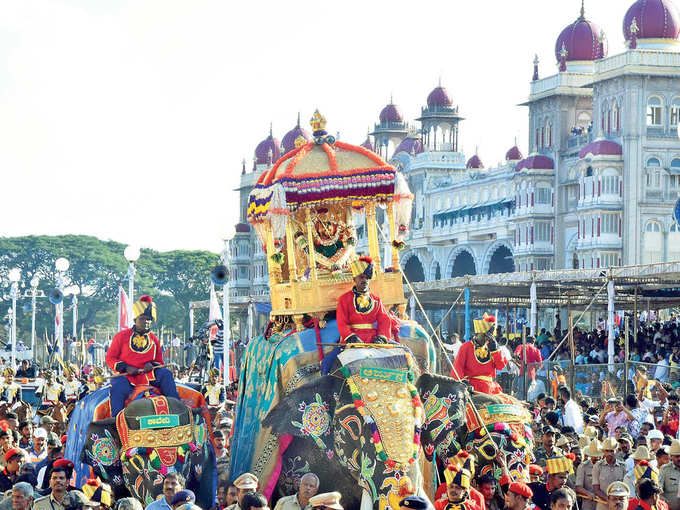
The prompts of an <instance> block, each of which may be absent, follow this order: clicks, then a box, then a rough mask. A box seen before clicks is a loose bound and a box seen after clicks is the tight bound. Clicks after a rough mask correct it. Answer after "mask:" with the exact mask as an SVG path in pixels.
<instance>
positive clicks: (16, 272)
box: [8, 267, 21, 368]
mask: <svg viewBox="0 0 680 510" xmlns="http://www.w3.org/2000/svg"><path fill="white" fill-rule="evenodd" d="M8 277H9V281H10V283H11V284H12V286H11V287H10V289H9V296H10V297H11V298H12V327H11V330H10V331H11V335H12V368H16V359H17V297H18V295H19V280H20V279H21V270H20V269H17V268H16V267H15V268H14V269H10V271H9V275H8Z"/></svg>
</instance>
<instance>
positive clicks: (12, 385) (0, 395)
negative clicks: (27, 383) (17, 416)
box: [0, 368, 22, 404]
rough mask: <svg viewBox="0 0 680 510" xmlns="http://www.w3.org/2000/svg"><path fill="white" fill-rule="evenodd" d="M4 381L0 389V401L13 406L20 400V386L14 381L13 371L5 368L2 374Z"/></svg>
mask: <svg viewBox="0 0 680 510" xmlns="http://www.w3.org/2000/svg"><path fill="white" fill-rule="evenodd" d="M2 375H3V376H4V377H5V381H4V382H3V383H2V386H1V387H0V400H4V401H6V402H8V403H9V404H14V403H15V402H19V401H20V400H21V397H22V395H21V386H20V385H19V384H17V382H16V381H15V380H14V369H13V368H6V369H5V371H4V372H3V373H2Z"/></svg>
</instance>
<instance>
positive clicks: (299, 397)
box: [263, 346, 469, 510]
mask: <svg viewBox="0 0 680 510" xmlns="http://www.w3.org/2000/svg"><path fill="white" fill-rule="evenodd" d="M338 358H339V360H340V364H341V366H340V367H339V368H338V369H337V370H335V371H334V372H333V373H331V374H330V375H328V376H324V377H322V378H321V379H318V380H316V381H314V382H312V383H309V384H306V385H304V386H301V387H299V388H298V389H296V390H294V391H292V392H291V393H289V394H288V395H286V396H284V397H282V399H281V401H280V402H279V403H278V404H277V405H276V406H275V407H274V408H273V409H272V410H271V411H270V412H269V414H268V415H267V417H266V418H265V420H264V422H263V425H264V426H266V427H272V431H273V432H274V433H277V434H290V435H292V436H296V437H299V438H307V439H309V440H311V441H312V443H313V446H312V445H311V444H310V446H309V447H310V448H314V449H316V450H317V452H318V451H321V452H322V453H323V456H324V457H325V459H326V463H328V462H329V461H330V462H331V463H333V464H335V466H334V467H335V468H338V469H339V471H343V472H344V473H345V474H349V475H350V476H351V478H352V479H353V480H354V490H355V492H356V493H359V496H360V498H361V499H362V507H365V506H367V503H368V502H370V504H371V506H372V507H373V508H375V509H377V510H385V509H387V508H393V509H395V510H396V509H398V508H399V505H398V503H399V501H400V500H401V499H402V497H404V495H407V494H411V493H414V492H417V491H418V490H419V488H420V487H421V486H422V475H421V473H420V467H419V463H418V456H419V452H420V446H421V438H423V437H425V436H427V437H431V436H432V434H433V431H432V428H433V427H435V428H437V431H436V432H435V435H441V434H442V433H443V432H442V431H441V430H439V428H442V430H445V431H446V432H448V431H456V430H458V429H459V428H460V427H461V426H463V425H464V423H465V408H466V403H467V401H468V398H469V397H468V393H467V390H466V386H465V385H464V384H463V383H460V382H457V381H455V380H453V379H451V378H449V377H444V376H431V375H423V376H421V377H420V379H423V378H424V379H423V381H420V380H418V382H417V383H416V384H415V385H414V384H413V381H414V380H416V379H417V368H416V366H415V363H414V361H413V359H412V357H411V354H410V352H409V351H408V350H407V349H405V348H403V347H401V346H390V347H377V346H375V347H371V346H357V347H352V348H349V349H346V350H345V351H344V352H343V353H341V354H340V355H339V356H338ZM418 386H420V387H421V388H423V387H427V388H429V389H430V392H431V394H432V395H434V396H435V397H436V398H442V399H445V400H446V402H447V406H448V407H447V418H446V419H445V420H443V421H442V420H428V419H427V417H426V412H425V411H424V410H423V403H422V401H421V393H419V389H418ZM442 423H443V425H442ZM295 453H296V454H297V455H298V456H302V457H306V458H308V459H309V458H312V457H313V455H309V456H305V455H304V454H303V455H300V451H299V450H298V451H296V452H295ZM283 455H284V456H285V455H286V453H285V452H284V454H283ZM284 460H285V459H284ZM284 463H285V462H284ZM317 473H319V471H317ZM322 485H323V483H322ZM348 490H349V491H351V490H352V488H348ZM345 494H346V493H343V498H347V499H351V496H349V495H347V496H346V495H345ZM356 499H358V498H355V500H356Z"/></svg>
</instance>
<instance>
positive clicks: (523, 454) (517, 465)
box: [416, 377, 533, 482]
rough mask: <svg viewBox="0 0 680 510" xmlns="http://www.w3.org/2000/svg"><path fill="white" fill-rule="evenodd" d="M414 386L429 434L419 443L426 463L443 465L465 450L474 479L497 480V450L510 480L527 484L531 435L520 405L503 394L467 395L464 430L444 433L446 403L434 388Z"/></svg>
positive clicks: (446, 412) (531, 454)
mask: <svg viewBox="0 0 680 510" xmlns="http://www.w3.org/2000/svg"><path fill="white" fill-rule="evenodd" d="M421 379H422V377H421ZM416 386H417V387H418V390H419V392H420V394H421V398H422V400H423V407H424V409H425V421H426V422H428V423H430V429H431V431H432V434H423V439H422V446H423V451H424V453H425V456H426V458H427V459H428V460H432V459H433V457H434V456H435V455H436V456H437V457H438V458H439V459H441V460H443V461H444V462H446V461H447V460H448V459H450V458H452V457H454V456H455V455H456V454H457V453H458V452H459V451H460V450H465V451H467V452H468V453H472V454H474V456H475V458H476V463H477V465H476V469H475V474H476V476H482V475H486V474H490V475H492V476H493V477H494V478H496V479H497V480H498V479H500V477H501V474H502V473H501V472H502V467H501V465H500V464H499V462H498V459H497V457H496V455H497V453H498V450H500V451H501V452H502V453H503V458H504V460H505V464H506V467H507V470H508V473H509V474H510V475H511V476H512V478H513V479H514V480H522V481H526V482H528V481H529V472H528V469H527V467H528V465H529V464H530V463H531V462H532V460H533V433H532V430H531V413H530V412H529V411H528V410H527V409H526V408H525V406H524V405H523V404H522V402H520V401H519V400H517V399H516V398H514V397H511V396H509V395H506V394H504V393H499V394H486V393H479V392H475V391H470V401H469V402H468V405H467V409H466V417H465V423H464V426H462V427H460V428H459V429H457V430H455V429H452V428H448V429H447V428H446V421H447V420H449V419H450V418H449V409H448V406H449V402H448V401H447V399H446V398H442V397H441V396H440V395H439V394H438V393H439V392H438V391H437V389H436V388H433V389H428V388H426V387H422V386H420V381H419V382H418V383H416ZM431 388H432V387H431ZM433 390H434V391H433ZM437 423H439V424H438V425H436V424H437Z"/></svg>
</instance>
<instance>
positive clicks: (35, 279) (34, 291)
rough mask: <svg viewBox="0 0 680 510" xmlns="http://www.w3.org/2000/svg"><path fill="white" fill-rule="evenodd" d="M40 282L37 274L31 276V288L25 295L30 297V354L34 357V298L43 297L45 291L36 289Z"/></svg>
mask: <svg viewBox="0 0 680 510" xmlns="http://www.w3.org/2000/svg"><path fill="white" fill-rule="evenodd" d="M39 284H40V279H39V278H38V277H37V276H34V277H33V278H31V290H30V291H29V293H28V296H27V297H30V298H31V355H32V356H33V359H35V309H36V300H37V298H39V297H44V296H45V293H44V292H43V291H41V290H38V285H39Z"/></svg>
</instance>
